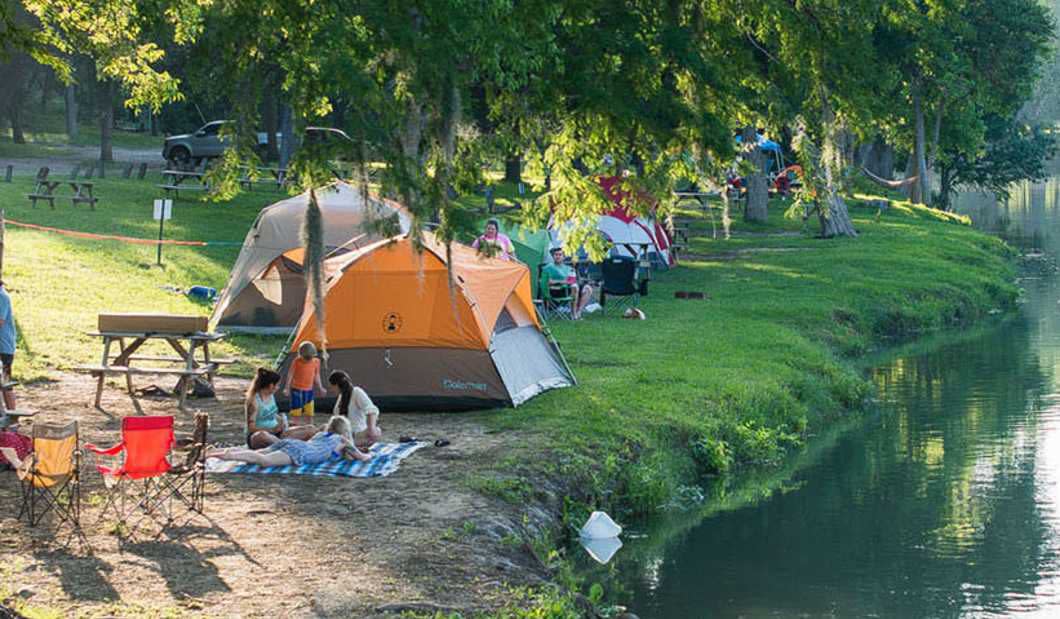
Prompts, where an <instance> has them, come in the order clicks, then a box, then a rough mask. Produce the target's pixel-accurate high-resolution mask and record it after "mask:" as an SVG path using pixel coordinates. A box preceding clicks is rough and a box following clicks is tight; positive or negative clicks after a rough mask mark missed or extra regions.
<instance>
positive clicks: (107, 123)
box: [99, 81, 114, 161]
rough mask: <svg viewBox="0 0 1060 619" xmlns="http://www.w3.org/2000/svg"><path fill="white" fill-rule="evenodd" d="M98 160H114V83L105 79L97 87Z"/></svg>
mask: <svg viewBox="0 0 1060 619" xmlns="http://www.w3.org/2000/svg"><path fill="white" fill-rule="evenodd" d="M99 98H100V101H99V160H100V161H114V144H113V139H112V138H113V133H114V83H113V82H110V81H107V82H103V83H102V84H100V88H99Z"/></svg>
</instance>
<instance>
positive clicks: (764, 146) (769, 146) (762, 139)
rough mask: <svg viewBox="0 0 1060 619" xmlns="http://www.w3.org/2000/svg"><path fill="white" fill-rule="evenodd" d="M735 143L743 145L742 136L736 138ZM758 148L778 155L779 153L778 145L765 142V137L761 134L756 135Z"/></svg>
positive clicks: (772, 142)
mask: <svg viewBox="0 0 1060 619" xmlns="http://www.w3.org/2000/svg"><path fill="white" fill-rule="evenodd" d="M736 143H737V144H743V136H742V135H738V136H736ZM758 148H761V149H762V150H767V151H771V152H774V153H779V152H780V144H777V143H776V142H774V141H773V140H767V139H766V137H765V136H764V135H762V134H758Z"/></svg>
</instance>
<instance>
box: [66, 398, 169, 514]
mask: <svg viewBox="0 0 1060 619" xmlns="http://www.w3.org/2000/svg"><path fill="white" fill-rule="evenodd" d="M173 444H174V437H173V417H170V416H165V417H161V416H158V417H125V418H124V419H122V420H121V442H120V443H118V444H117V445H114V446H113V447H110V448H107V449H101V448H99V447H97V446H95V445H92V444H86V445H85V449H87V450H88V451H91V452H92V453H94V454H96V456H97V457H101V456H106V457H111V458H116V459H117V460H118V462H117V463H116V464H115V465H110V464H102V463H97V465H96V470H98V471H99V473H100V474H101V475H102V476H103V485H104V488H105V490H106V493H107V497H106V502H105V503H104V505H103V511H102V512H101V513H100V520H102V519H103V518H105V517H106V515H107V513H108V512H109V511H114V512H115V514H116V515H117V517H118V524H119V526H121V528H122V531H123V532H124V531H126V530H127V531H128V533H129V534H130V535H131V534H132V533H133V532H134V531H135V530H136V528H137V527H138V526H139V525H140V523H141V522H143V520H144V519H145V518H148V517H150V518H152V519H154V520H156V521H157V520H158V517H157V516H158V512H159V510H160V509H161V511H162V513H163V514H164V515H165V517H166V520H165V522H164V523H162V527H163V528H165V527H166V526H167V525H168V524H169V523H170V522H172V521H173V514H172V509H171V507H172V497H173V493H172V492H171V489H170V488H169V484H168V483H166V481H167V480H166V479H165V478H166V476H167V475H168V474H169V471H170V469H171V468H172V467H171V466H170V463H169V459H168V456H169V453H170V451H171V450H172V449H173ZM99 459H100V462H102V458H99ZM130 500H131V501H132V502H131V503H130ZM137 509H138V510H139V511H140V512H141V513H142V517H141V518H140V519H139V520H137V521H136V523H135V524H134V525H133V527H132V528H129V526H128V525H129V520H130V516H132V514H133V512H134V510H137Z"/></svg>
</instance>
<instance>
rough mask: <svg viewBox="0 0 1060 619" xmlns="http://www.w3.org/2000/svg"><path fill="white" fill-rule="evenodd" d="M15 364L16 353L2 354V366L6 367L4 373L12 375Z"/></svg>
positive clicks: (0, 361)
mask: <svg viewBox="0 0 1060 619" xmlns="http://www.w3.org/2000/svg"><path fill="white" fill-rule="evenodd" d="M14 363H15V355H14V353H11V354H8V353H6V352H0V364H3V366H4V372H6V373H7V374H8V376H10V375H11V366H12V365H14Z"/></svg>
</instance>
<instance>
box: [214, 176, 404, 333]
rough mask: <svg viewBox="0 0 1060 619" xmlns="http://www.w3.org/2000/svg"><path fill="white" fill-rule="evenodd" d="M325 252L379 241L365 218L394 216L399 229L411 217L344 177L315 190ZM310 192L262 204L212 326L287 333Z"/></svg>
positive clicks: (299, 291)
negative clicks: (362, 191) (344, 180)
mask: <svg viewBox="0 0 1060 619" xmlns="http://www.w3.org/2000/svg"><path fill="white" fill-rule="evenodd" d="M316 195H317V201H318V204H319V205H320V212H321V215H322V216H323V220H324V243H325V245H326V247H327V251H329V252H332V253H333V254H334V253H342V252H345V251H349V250H352V249H356V248H357V247H361V246H364V245H366V244H369V243H371V242H374V241H376V240H378V239H379V238H381V237H380V235H379V234H373V233H368V232H366V231H365V230H364V228H365V226H364V224H365V223H366V222H368V221H373V220H380V219H385V218H387V217H395V216H396V217H397V219H398V225H399V227H400V230H401V231H402V232H407V231H408V229H409V225H410V221H411V218H410V217H409V215H408V213H407V212H406V211H405V210H404V208H402V207H401V206H400V205H398V204H396V203H394V202H391V201H384V200H379V199H377V198H374V197H370V198H369V199H368V200H367V203H366V201H365V199H364V196H363V195H362V194H361V192H360V191H359V190H358V189H357V188H356V187H354V186H353V185H350V184H349V183H345V182H341V181H339V182H335V183H332V184H331V185H328V186H326V187H322V188H320V189H317V190H316ZM308 204H309V192H306V193H303V194H300V195H298V196H294V197H292V198H287V199H286V200H281V201H280V202H277V203H276V204H273V205H271V206H267V207H265V208H264V209H262V210H261V213H259V214H258V218H257V219H256V220H255V221H254V225H253V226H251V228H250V231H249V232H248V233H247V237H246V240H244V242H243V248H242V249H241V250H240V252H239V257H238V258H237V259H236V262H235V265H233V267H232V274H231V275H230V276H229V279H228V284H227V285H226V286H225V289H224V290H223V291H222V292H221V296H220V298H219V299H218V301H217V305H216V306H215V307H214V310H213V315H212V316H211V317H210V325H211V327H214V328H220V329H222V330H229V331H245V332H257V333H268V332H283V333H286V332H289V331H290V330H291V328H292V327H294V326H295V325H296V324H297V323H298V319H299V318H300V317H301V315H302V308H303V307H304V305H305V293H306V284H305V278H304V276H303V275H302V250H301V247H302V240H301V231H302V220H303V216H304V214H305V210H306V207H307V206H308Z"/></svg>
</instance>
